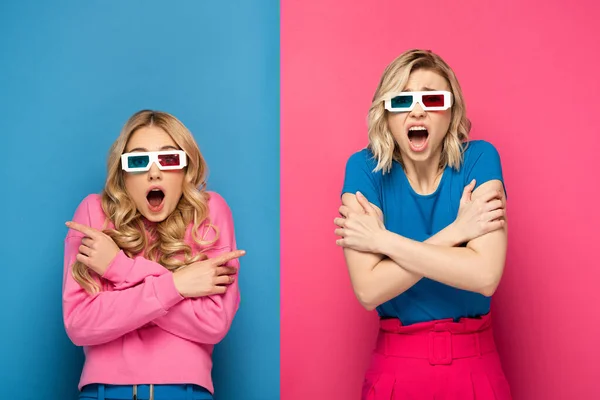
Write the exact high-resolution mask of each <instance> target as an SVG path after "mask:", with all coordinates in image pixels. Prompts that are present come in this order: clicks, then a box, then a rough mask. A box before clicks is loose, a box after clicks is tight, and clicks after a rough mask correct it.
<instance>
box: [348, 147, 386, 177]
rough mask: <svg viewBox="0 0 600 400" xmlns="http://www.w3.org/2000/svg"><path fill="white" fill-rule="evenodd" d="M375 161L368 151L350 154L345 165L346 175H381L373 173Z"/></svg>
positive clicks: (378, 172) (379, 172)
mask: <svg viewBox="0 0 600 400" xmlns="http://www.w3.org/2000/svg"><path fill="white" fill-rule="evenodd" d="M375 167H377V160H376V159H375V156H374V155H373V153H372V152H371V150H369V149H362V150H360V151H357V152H356V153H354V154H352V155H351V156H350V157H349V158H348V161H347V163H346V174H347V175H348V174H353V173H358V172H362V173H368V174H370V175H381V174H382V172H381V171H377V172H374V170H375Z"/></svg>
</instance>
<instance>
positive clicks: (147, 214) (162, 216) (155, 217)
mask: <svg viewBox="0 0 600 400" xmlns="http://www.w3.org/2000/svg"><path fill="white" fill-rule="evenodd" d="M172 212H173V210H170V211H169V210H167V209H166V208H165V209H163V210H161V212H158V213H155V212H151V211H150V210H147V209H146V210H144V211H140V213H141V214H142V216H143V217H144V218H146V219H147V220H148V221H150V222H155V223H160V222H163V221H164V220H166V219H167V217H168V216H169V215H170V214H171V213H172Z"/></svg>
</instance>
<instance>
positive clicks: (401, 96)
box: [385, 90, 452, 112]
mask: <svg viewBox="0 0 600 400" xmlns="http://www.w3.org/2000/svg"><path fill="white" fill-rule="evenodd" d="M417 102H418V103H419V104H421V107H422V108H423V110H424V111H442V110H447V109H449V108H450V107H451V106H452V93H450V92H447V91H445V90H440V91H429V92H401V93H394V94H392V97H391V98H390V99H389V100H386V101H385V109H386V110H388V111H390V112H407V111H411V110H412V109H413V108H415V104H416V103H417Z"/></svg>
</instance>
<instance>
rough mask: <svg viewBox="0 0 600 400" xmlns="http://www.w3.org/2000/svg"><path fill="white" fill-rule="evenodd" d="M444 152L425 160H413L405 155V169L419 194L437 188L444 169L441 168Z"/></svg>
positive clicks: (411, 183) (427, 192) (433, 190)
mask: <svg viewBox="0 0 600 400" xmlns="http://www.w3.org/2000/svg"><path fill="white" fill-rule="evenodd" d="M441 158H442V153H441V152H439V153H437V154H436V155H435V156H432V157H431V158H429V159H427V160H425V161H413V160H410V159H408V157H403V160H402V161H403V164H404V171H405V173H406V177H407V178H408V180H409V182H410V185H411V186H412V188H413V189H414V191H415V192H417V193H419V194H431V193H433V192H435V190H436V189H437V187H438V185H439V183H440V178H441V177H442V172H443V169H442V168H440V159H441Z"/></svg>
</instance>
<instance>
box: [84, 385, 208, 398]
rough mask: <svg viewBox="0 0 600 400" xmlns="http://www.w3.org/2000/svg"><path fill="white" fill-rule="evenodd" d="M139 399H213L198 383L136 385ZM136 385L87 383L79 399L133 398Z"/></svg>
mask: <svg viewBox="0 0 600 400" xmlns="http://www.w3.org/2000/svg"><path fill="white" fill-rule="evenodd" d="M135 386H136V388H135V389H136V392H137V396H136V399H137V400H149V399H150V391H151V390H152V391H153V394H154V397H153V399H154V400H213V396H212V395H211V394H210V392H209V391H208V390H206V389H204V388H203V387H200V386H198V385H135ZM133 393H134V385H104V384H93V385H85V386H84V387H83V388H82V390H81V392H80V393H79V400H133V398H134V397H133Z"/></svg>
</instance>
